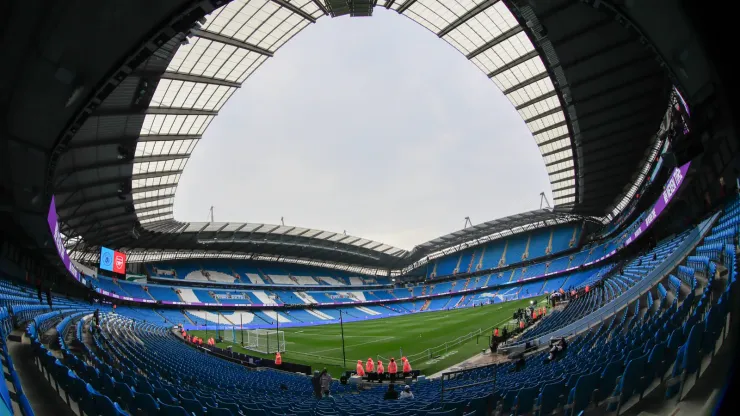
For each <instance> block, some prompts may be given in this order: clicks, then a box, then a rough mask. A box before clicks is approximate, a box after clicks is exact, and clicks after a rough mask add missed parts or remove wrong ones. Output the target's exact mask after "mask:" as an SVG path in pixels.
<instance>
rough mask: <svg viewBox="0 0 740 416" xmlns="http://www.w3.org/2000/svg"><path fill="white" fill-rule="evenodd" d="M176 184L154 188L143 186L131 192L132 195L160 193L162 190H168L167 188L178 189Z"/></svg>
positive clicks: (155, 186)
mask: <svg viewBox="0 0 740 416" xmlns="http://www.w3.org/2000/svg"><path fill="white" fill-rule="evenodd" d="M176 187H177V184H176V183H169V184H166V185H152V186H142V187H141V188H134V189H132V190H131V193H132V194H140V193H144V192H151V191H159V190H160V189H167V188H176Z"/></svg>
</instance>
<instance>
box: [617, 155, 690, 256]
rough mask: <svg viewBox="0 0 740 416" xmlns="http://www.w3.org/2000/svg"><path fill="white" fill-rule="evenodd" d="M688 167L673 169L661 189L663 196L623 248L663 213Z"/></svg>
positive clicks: (686, 165)
mask: <svg viewBox="0 0 740 416" xmlns="http://www.w3.org/2000/svg"><path fill="white" fill-rule="evenodd" d="M689 165H691V162H688V163H687V164H685V165H683V166H681V167H679V168H675V169H673V173H672V174H671V177H670V178H668V182H666V184H665V187H664V188H663V194H662V195H661V196H660V198H658V202H656V203H655V205H653V208H652V209H651V210H650V211H649V212H648V215H647V216H646V217H645V220H643V221H642V224H640V226H639V227H638V228H637V229H636V230H635V231H634V232H633V233H632V235H631V236H630V237H629V238H628V239H627V241H625V242H624V245H625V246H627V245H628V244H630V243H631V242H633V241H634V240H635V239H637V237H639V236H640V234H642V233H643V232H645V231H647V229H648V228H650V226H651V225H652V224H653V222H655V219H656V218H658V216H659V215H660V214H661V213H662V212H663V210H664V209H665V207H666V206H668V203H670V202H671V200H672V199H673V197H674V196H675V195H676V191H678V188H680V187H681V184H682V183H683V180H684V178H685V177H686V172H688V170H689Z"/></svg>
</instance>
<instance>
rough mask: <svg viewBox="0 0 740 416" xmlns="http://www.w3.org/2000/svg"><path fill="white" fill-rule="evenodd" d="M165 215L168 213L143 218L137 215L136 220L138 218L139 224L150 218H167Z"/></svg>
mask: <svg viewBox="0 0 740 416" xmlns="http://www.w3.org/2000/svg"><path fill="white" fill-rule="evenodd" d="M167 215H170V213H165V214H149V215H144V216H143V217H142V216H139V215H137V218H138V220H139V222H141V221H146V220H150V219H152V218H158V217H164V216H167Z"/></svg>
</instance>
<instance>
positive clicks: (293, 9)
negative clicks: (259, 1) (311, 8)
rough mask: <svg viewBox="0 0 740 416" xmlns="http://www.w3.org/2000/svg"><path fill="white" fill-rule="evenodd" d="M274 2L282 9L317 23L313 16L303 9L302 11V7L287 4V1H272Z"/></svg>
mask: <svg viewBox="0 0 740 416" xmlns="http://www.w3.org/2000/svg"><path fill="white" fill-rule="evenodd" d="M272 2H273V3H275V4H279V5H280V7H285V8H286V9H288V10H290V11H291V12H293V13H295V14H297V15H299V16H301V17H302V18H304V19H306V20H308V21H309V22H311V23H316V19H314V18H313V16H311V15H310V14H308V13H306V12H305V11H303V9H301V8H300V7H298V6H296V5H294V4H292V3H289V2H287V1H286V0H272Z"/></svg>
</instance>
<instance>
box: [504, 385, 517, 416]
mask: <svg viewBox="0 0 740 416" xmlns="http://www.w3.org/2000/svg"><path fill="white" fill-rule="evenodd" d="M517 394H519V390H509V391H507V392H506V394H505V395H504V397H503V398H502V399H501V401H500V402H499V414H501V412H504V413H507V414H508V413H510V412H511V408H512V407H513V406H514V400H515V399H516V395H517Z"/></svg>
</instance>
